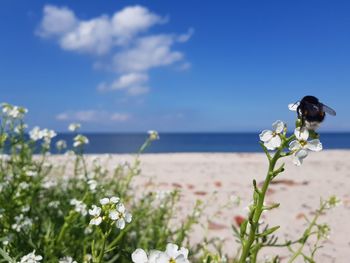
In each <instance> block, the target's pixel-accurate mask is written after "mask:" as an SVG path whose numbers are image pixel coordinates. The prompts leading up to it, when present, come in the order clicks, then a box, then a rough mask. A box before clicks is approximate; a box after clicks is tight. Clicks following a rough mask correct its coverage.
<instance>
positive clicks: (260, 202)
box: [239, 144, 284, 263]
mask: <svg viewBox="0 0 350 263" xmlns="http://www.w3.org/2000/svg"><path fill="white" fill-rule="evenodd" d="M282 146H284V144H283V145H282ZM282 146H281V147H280V148H279V149H278V150H277V152H276V153H275V155H274V156H273V158H272V159H271V160H269V169H268V171H267V175H266V178H265V181H264V184H263V187H262V189H261V193H260V194H259V198H258V203H257V204H256V206H255V210H254V212H253V218H252V221H251V222H250V231H249V236H248V239H247V240H246V241H245V242H244V243H243V249H242V254H241V257H240V260H239V262H240V263H245V262H246V258H247V257H248V256H249V253H250V249H251V246H252V245H253V242H254V240H255V237H256V234H257V233H256V231H257V227H258V224H259V220H260V216H261V213H262V211H263V205H264V200H265V195H266V192H267V189H268V187H269V185H270V182H271V180H272V178H273V171H274V168H275V165H276V162H277V160H278V159H279V157H280V154H281V151H282V149H283V147H282Z"/></svg>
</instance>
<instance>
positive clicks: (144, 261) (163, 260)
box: [131, 243, 189, 263]
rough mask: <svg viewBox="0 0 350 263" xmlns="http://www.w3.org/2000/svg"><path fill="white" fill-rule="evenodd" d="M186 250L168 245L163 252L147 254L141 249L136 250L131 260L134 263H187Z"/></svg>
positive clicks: (152, 251) (174, 245)
mask: <svg viewBox="0 0 350 263" xmlns="http://www.w3.org/2000/svg"><path fill="white" fill-rule="evenodd" d="M187 257H188V249H187V248H184V247H181V248H180V249H179V247H178V246H177V245H176V244H172V243H169V244H167V246H166V249H165V251H164V252H163V251H159V250H151V251H150V252H149V254H148V255H147V253H146V252H145V251H144V250H143V249H141V248H138V249H136V250H135V251H134V252H133V253H132V255H131V259H132V262H134V263H189V260H188V259H187Z"/></svg>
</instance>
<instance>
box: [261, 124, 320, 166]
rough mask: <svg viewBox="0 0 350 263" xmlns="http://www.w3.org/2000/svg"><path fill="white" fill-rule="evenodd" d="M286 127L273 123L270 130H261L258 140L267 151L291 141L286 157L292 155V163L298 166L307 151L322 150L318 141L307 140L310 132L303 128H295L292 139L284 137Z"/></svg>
mask: <svg viewBox="0 0 350 263" xmlns="http://www.w3.org/2000/svg"><path fill="white" fill-rule="evenodd" d="M286 132H287V126H286V124H285V123H284V122H282V121H279V120H278V121H275V122H274V123H273V124H272V130H263V131H262V132H261V133H260V134H259V137H260V140H261V141H262V143H263V145H264V147H266V149H267V150H269V151H274V150H276V149H278V148H280V147H281V146H282V143H283V142H286V141H287V142H288V141H290V140H291V139H294V140H292V141H291V142H290V143H289V145H288V150H289V152H288V153H287V155H293V163H294V164H295V165H297V166H300V165H301V164H302V163H303V160H304V159H305V158H306V156H307V155H308V153H309V151H313V152H319V151H321V150H322V143H321V142H320V140H319V139H312V140H308V139H309V135H310V132H309V131H308V129H306V128H305V127H297V128H296V129H295V130H294V135H292V137H290V138H287V137H286Z"/></svg>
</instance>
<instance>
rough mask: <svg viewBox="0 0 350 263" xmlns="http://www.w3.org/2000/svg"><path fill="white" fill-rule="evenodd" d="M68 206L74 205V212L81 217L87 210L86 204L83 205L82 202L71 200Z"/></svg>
mask: <svg viewBox="0 0 350 263" xmlns="http://www.w3.org/2000/svg"><path fill="white" fill-rule="evenodd" d="M70 204H71V205H74V210H75V211H76V212H78V213H80V214H81V215H82V216H86V214H87V208H86V204H84V203H83V201H79V200H77V199H72V200H70Z"/></svg>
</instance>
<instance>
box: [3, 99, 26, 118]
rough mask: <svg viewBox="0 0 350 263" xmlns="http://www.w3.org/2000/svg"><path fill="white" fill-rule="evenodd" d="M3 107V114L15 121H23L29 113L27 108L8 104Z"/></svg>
mask: <svg viewBox="0 0 350 263" xmlns="http://www.w3.org/2000/svg"><path fill="white" fill-rule="evenodd" d="M1 106H2V112H3V113H4V114H5V115H7V116H8V117H10V118H13V119H21V118H23V117H24V115H25V114H26V113H27V112H28V110H27V109H26V108H23V107H18V106H15V105H10V104H8V103H3V104H2V105H1Z"/></svg>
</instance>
